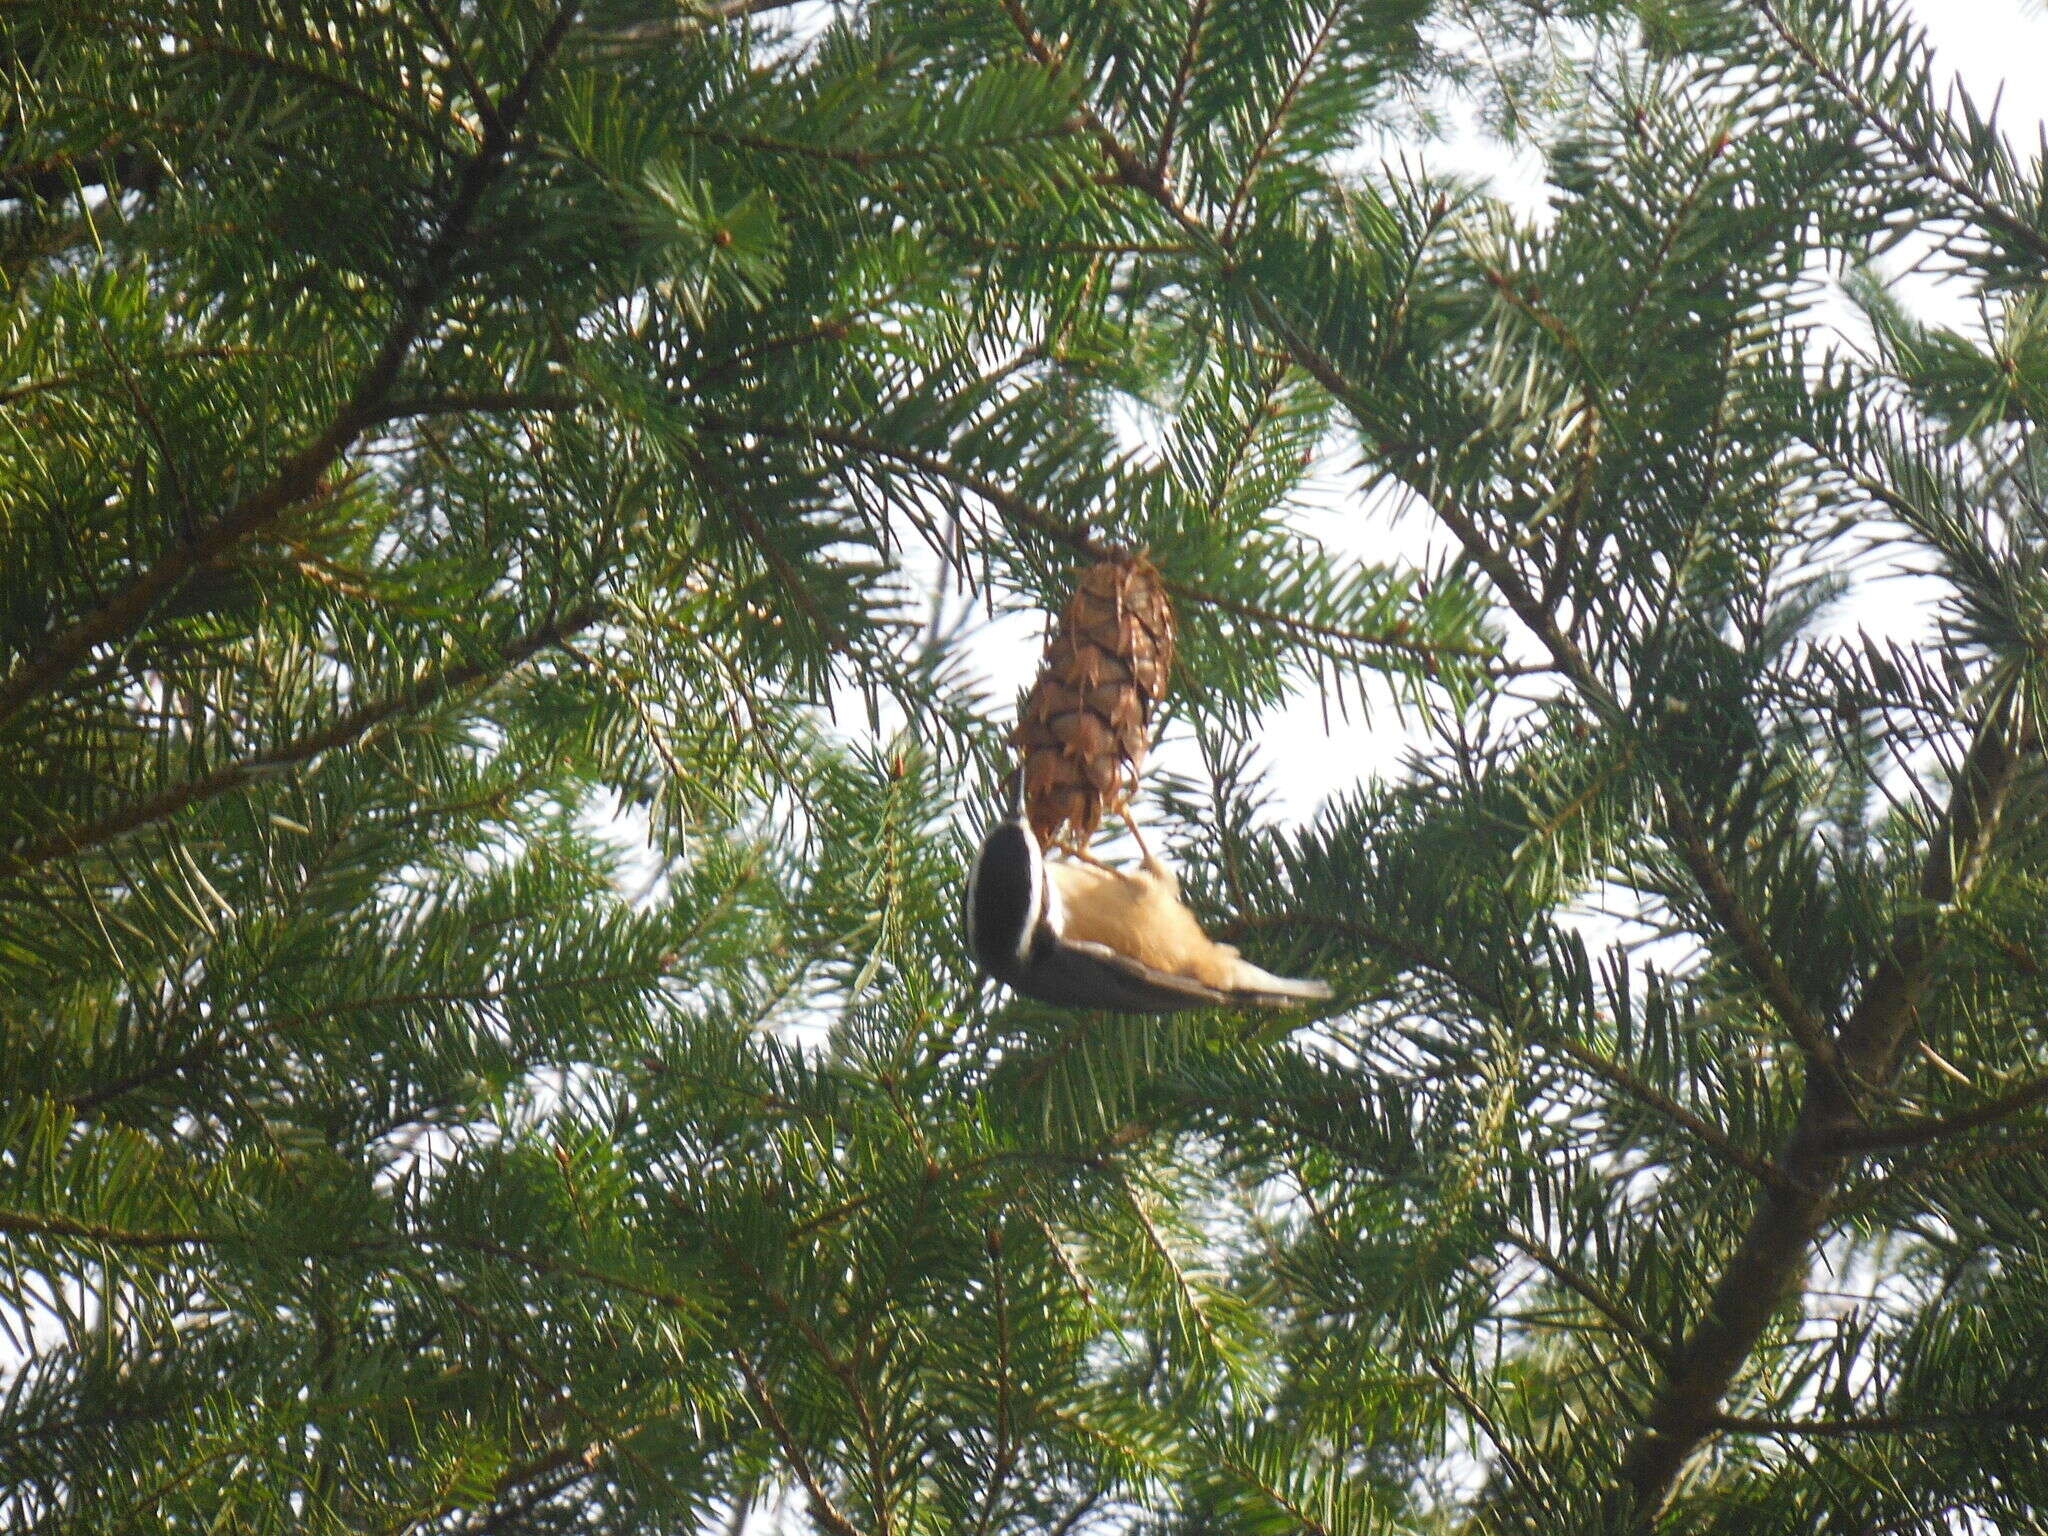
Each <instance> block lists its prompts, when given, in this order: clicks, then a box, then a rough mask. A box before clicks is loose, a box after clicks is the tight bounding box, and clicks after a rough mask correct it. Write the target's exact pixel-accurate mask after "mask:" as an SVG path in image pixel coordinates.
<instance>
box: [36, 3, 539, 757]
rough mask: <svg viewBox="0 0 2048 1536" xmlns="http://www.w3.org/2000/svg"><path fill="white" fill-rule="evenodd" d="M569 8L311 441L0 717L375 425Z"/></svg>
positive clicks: (117, 635)
mask: <svg viewBox="0 0 2048 1536" xmlns="http://www.w3.org/2000/svg"><path fill="white" fill-rule="evenodd" d="M576 11H577V5H576V4H575V3H564V4H562V5H561V6H559V7H558V8H557V10H556V12H555V17H554V20H553V21H552V23H551V24H550V25H549V27H548V29H547V31H546V32H545V33H543V34H542V36H541V39H540V42H539V44H538V46H537V47H536V48H535V50H534V53H533V55H532V57H531V58H530V59H529V60H528V62H527V65H526V68H525V70H524V71H523V72H522V73H521V75H520V77H519V79H518V81H517V82H516V83H515V84H514V85H513V86H512V88H511V89H510V90H509V91H508V92H507V93H506V97H505V100H504V101H503V103H501V104H500V106H499V108H498V111H497V124H498V131H497V132H496V133H487V134H486V135H485V136H484V139H483V141H482V143H481V144H479V145H478V147H477V151H476V154H475V155H473V156H472V157H471V158H470V159H469V161H468V162H467V163H466V164H465V165H464V167H463V170H462V174H461V176H460V177H459V178H458V179H457V182H456V187H455V195H454V197H453V198H452V199H451V201H450V203H449V206H448V211H447V213H446V214H445V215H444V216H443V218H442V220H441V226H440V229H439V230H438V231H437V232H436V234H435V236H434V239H433V241H432V242H431V243H430V244H429V245H428V247H427V249H426V252H425V254H424V256H423V257H422V259H421V262H420V269H419V272H418V274H417V276H416V277H415V278H414V280H413V282H412V284H411V285H410V286H409V287H408V289H407V290H406V292H405V294H404V295H403V296H402V298H401V299H400V301H399V305H398V310H397V313H396V314H395V315H394V316H393V318H392V322H391V324H390V326H389V328H388V329H387V330H386V331H385V334H384V340H383V342H382V343H381V345H380V346H379V347H378V349H377V352H376V355H375V356H374V357H373V358H372V359H371V360H370V363H369V365H368V366H367V367H366V368H364V370H363V371H362V373H361V374H360V375H358V377H357V379H356V383H355V386H354V388H353V389H352V390H351V391H350V393H349V398H348V401H347V403H346V404H344V405H343V406H342V408H341V410H340V411H339V412H338V413H337V414H336V415H335V416H334V418H333V419H332V420H331V421H329V423H328V424H327V426H326V427H325V429H323V430H322V431H321V432H320V433H319V434H318V435H317V436H316V437H315V438H314V439H313V441H312V442H311V443H309V444H307V445H306V446H305V447H304V448H302V449H300V450H299V451H298V452H297V453H294V454H292V455H290V456H289V457H288V458H286V459H285V460H284V462H283V463H282V464H280V465H279V466H278V468H277V470H276V473H275V474H274V475H273V477H272V478H271V479H270V480H269V482H267V483H266V484H265V485H263V486H262V487H260V488H259V489H257V490H255V491H253V492H251V493H250V494H249V495H247V496H245V497H244V498H242V500H241V501H239V502H237V503H236V504H235V505H234V506H232V507H230V508H229V509H228V510H227V512H225V513H224V514H223V515H222V516H221V517H220V519H219V520H218V521H217V522H215V523H214V524H213V525H212V526H211V527H209V528H205V529H199V530H195V531H194V532H193V533H192V534H191V535H190V536H189V537H186V538H182V539H180V540H178V541H177V542H175V543H173V544H171V545H169V546H167V547H166V548H164V549H162V550H160V551H159V552H158V554H157V556H156V558H155V560H154V561H153V562H152V563H151V564H150V565H149V566H148V568H147V569H145V570H144V571H142V572H141V573H140V574H139V575H137V576H135V577H133V578H131V579H130V580H129V581H128V583H127V584H126V585H125V586H123V587H121V588H120V590H118V591H117V592H115V593H113V594H112V595H110V596H109V597H107V598H106V599H105V600H104V601H102V602H101V603H100V604H99V606H98V607H96V608H94V609H93V610H92V611H91V612H89V613H87V614H86V615H85V616H84V617H83V618H80V619H78V620H76V621H74V622H73V623H72V624H70V625H68V626H67V627H65V628H64V629H62V630H60V631H58V632H57V633H56V634H54V635H52V636H50V637H49V638H48V639H46V640H45V641H44V642H43V644H42V646H41V647H40V648H38V649H37V650H36V651H35V652H33V653H32V654H31V655H29V656H27V657H25V658H24V659H23V660H22V661H21V663H20V664H19V665H17V666H16V667H15V668H14V669H13V670H12V671H11V672H9V673H8V674H7V676H6V677H5V678H4V679H0V723H4V722H5V721H7V720H9V719H11V718H12V717H13V716H15V715H16V714H18V713H20V711H21V710H22V709H23V708H25V707H26V706H27V705H28V704H30V703H31V702H33V701H34V700H35V699H36V698H38V697H39V696H40V695H42V694H43V693H44V692H46V691H47V690H48V689H50V688H52V687H54V686H56V684H57V683H58V682H60V681H61V680H62V679H63V678H64V676H65V675H66V674H67V673H69V672H70V671H71V669H72V668H73V667H75V666H76V665H77V664H78V663H79V662H80V661H82V660H84V658H85V657H86V655H87V654H88V653H90V652H91V651H93V650H94V649H95V648H97V647H99V646H101V645H105V644H107V643H109V642H111V641H114V640H118V639H121V638H123V637H125V636H127V635H129V634H132V633H133V632H134V631H135V630H136V629H137V628H139V627H140V626H141V625H142V623H143V622H144V620H145V619H147V618H148V616H149V614H150V613H151V612H152V611H153V610H154V609H155V608H156V606H157V605H158V604H159V603H161V602H162V601H163V600H164V599H165V598H167V597H169V596H170V595H171V594H172V593H173V592H175V591H176V590H177V589H178V588H179V587H180V586H181V585H183V583H184V581H185V579H186V578H187V577H188V576H190V575H191V574H192V573H193V572H195V571H198V570H201V569H203V568H204V567H206V566H208V565H211V564H213V563H214V562H215V561H217V560H219V559H220V558H221V557H222V556H224V555H226V554H227V553H228V552H229V551H230V550H231V549H233V548H234V547H235V546H236V545H238V544H240V543H242V542H243V541H244V540H246V539H249V538H251V537H253V536H255V535H256V534H258V533H261V532H262V531H263V530H264V529H265V528H268V527H269V526H270V525H271V524H272V523H274V522H276V521H277V519H278V518H279V517H281V516H283V515H284V514H285V513H286V512H288V511H289V510H291V509H292V508H293V507H295V506H298V505H299V504H301V503H303V502H305V501H307V500H309V499H311V498H313V497H315V496H317V495H319V494H321V492H322V489H323V487H324V486H325V484H326V480H327V476H328V473H329V471H331V470H332V469H333V468H334V467H335V465H336V464H337V463H338V462H339V461H340V460H341V459H342V457H343V456H344V455H345V454H347V453H348V451H349V450H350V449H351V448H353V447H354V446H355V444H356V442H357V440H358V439H360V438H361V437H362V436H363V434H364V433H365V432H367V431H369V430H370V428H371V427H372V426H374V425H375V424H376V421H377V419H378V413H379V412H380V411H381V410H383V409H384V408H385V406H386V404H387V402H388V400H389V397H390V394H391V391H392V389H393V387H394V386H395V385H396V384H397V382H398V377H399V373H400V371H401V369H402V368H403V367H404V364H405V361H406V358H407V357H408V356H410V354H411V352H412V349H413V347H414V345H415V344H416V343H417V342H418V341H419V339H420V337H421V336H422V335H423V334H424V333H425V331H426V328H427V322H428V319H429V317H430V315H431V312H432V309H433V306H434V304H435V303H436V302H437V301H438V300H439V298H440V297H441V294H442V293H443V291H444V290H445V289H446V287H447V285H448V282H449V281H450V279H451V278H452V277H453V275H454V273H455V269H456V264H457V262H458V260H459V258H460V256H461V253H462V250H463V248H464V246H465V244H466V243H467V241H468V239H469V236H470V233H471V227H472V225H473V224H474V222H475V220H476V216H477V212H478V210H479V208H480V207H481V206H482V204H483V199H484V194H485V193H486V192H487V191H488V190H489V189H490V187H491V186H492V184H493V183H494V182H496V180H497V179H498V176H499V175H500V173H501V172H502V171H503V169H504V166H505V163H506V160H507V158H508V157H509V155H510V154H511V151H512V134H513V133H514V131H515V130H516V129H517V128H518V126H519V123H520V121H521V120H522V119H523V118H524V116H525V114H526V109H527V107H528V106H529V104H530V102H531V99H532V96H533V92H534V90H535V88H536V87H537V86H538V84H539V81H540V77H541V73H542V71H543V70H545V68H546V67H547V65H548V64H549V62H550V61H552V59H553V58H554V56H555V53H556V51H557V50H558V49H559V48H560V47H561V45H562V41H563V39H564V38H565V37H566V36H567V35H568V31H569V27H570V24H571V22H572V21H573V20H574V18H575V15H576Z"/></svg>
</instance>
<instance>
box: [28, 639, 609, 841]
mask: <svg viewBox="0 0 2048 1536" xmlns="http://www.w3.org/2000/svg"><path fill="white" fill-rule="evenodd" d="M603 613H604V609H603V607H602V606H601V605H599V604H596V603H586V604H584V605H582V606H581V607H578V608H575V609H572V610H571V611H570V612H569V613H567V614H565V615H564V616H563V617H561V618H559V619H555V620H552V621H550V622H549V623H546V624H543V625H541V626H539V627H538V628H536V629H534V630H531V631H529V632H528V633H527V634H524V635H521V636H520V637H519V638H518V639H516V640H514V641H512V642H510V643H509V644H507V645H505V646H503V647H502V648H501V649H500V650H499V651H498V652H497V653H496V654H495V655H493V656H491V657H490V658H488V659H487V660H480V661H466V662H462V663H460V664H458V665H455V666H450V667H443V668H440V669H439V670H437V671H434V672H430V673H428V674H427V675H426V676H424V677H422V678H420V679H419V680H418V681H416V682H414V683H411V684H409V685H408V686H406V687H404V688H401V689H398V690H397V691H395V692H393V693H388V694H385V695H384V696H382V697H381V698H377V699H373V700H371V701H370V702H369V703H367V704H362V705H358V706H357V707H356V708H355V709H352V710H350V711H348V712H347V713H346V714H344V715H342V716H341V717H340V718H338V719H336V720H334V721H332V722H331V723H329V724H327V725H325V726H322V727H321V728H320V729H319V730H316V731H308V732H306V733H305V734H304V735H301V736H297V737H295V738H293V739H292V740H291V741H288V742H286V743H284V744H283V745H282V746H278V747H273V748H271V749H270V750H269V751H267V752H259V753H256V754H255V755H254V756H251V757H245V758H239V759H237V760H236V761H234V762H230V763H223V764H222V765H221V766H220V767H218V768H215V769H212V770H211V771H209V772H207V773H203V774H200V775H199V776H198V777H197V778H193V779H187V780H185V781H184V782H183V783H181V784H174V785H172V786H170V787H169V788H167V789H161V790H158V791H156V792H155V793H154V794H150V795H145V796H143V797H141V798H140V799H137V800H132V801H130V802H129V803H128V804H127V805H124V806H122V807H121V808H120V809H118V810H115V811H111V812H109V813H108V814H106V815H105V816H102V817H100V818H99V819H98V820H97V821H94V822H90V823H88V824H87V825H85V826H82V827H77V828H73V829H70V830H67V831H64V832H58V833H53V834H51V835H50V836H48V837H44V838H41V839H39V840H37V841H35V842H33V843H28V844H26V845H24V846H22V847H18V848H14V849H0V877H4V876H8V875H18V874H23V873H26V872H27V871H29V870H31V869H34V868H36V867H37V866H38V865H41V864H47V863H49V862H50V861H51V860H53V859H61V858H67V857H70V856H72V855H75V854H79V853H86V852H90V851H91V850H93V849H95V848H100V847H104V846H105V845H106V844H108V843H111V842H114V841H115V840H116V839H119V838H123V837H126V836H128V835H129V834H130V833H133V832H137V831H140V830H141V829H143V828H144V827H149V826H154V825H156V824H157V823H159V822H163V821H168V820H170V819H171V818H172V817H174V816H176V815H178V814H179V813H180V812H182V811H185V810H188V809H189V808H191V807H192V806H195V805H201V804H204V803H205V802H206V801H208V800H213V799H217V798H219V797H220V796H221V795H225V794H230V793H232V792H233V791H235V790H238V789H242V788H245V787H247V786H248V785H250V784H254V783H257V782H260V781H262V780H265V779H270V778H273V777H275V776H277V775H278V774H279V773H281V772H284V771H286V770H289V769H292V768H297V767H300V766H302V765H303V764H305V763H309V762H311V761H312V760H313V759H314V758H316V757H320V756H322V755H323V754H325V753H328V752H332V751H335V750H337V749H339V748H342V747H348V746H353V745H354V744H355V743H357V742H358V741H360V740H362V738H363V737H365V736H367V735H369V734H370V733H371V732H372V731H374V730H375V729H376V728H377V727H378V726H381V725H383V724H385V723H386V722H388V721H390V720H393V719H395V718H398V717H401V716H405V715H414V714H418V713H419V712H420V711H422V710H425V709H430V708H432V707H433V706H434V705H435V704H437V703H439V702H440V701H441V700H442V699H444V698H446V697H447V696H448V695H450V694H452V693H459V692H461V691H462V690H463V689H466V688H469V687H472V686H474V685H476V684H478V683H483V682H488V681H495V680H496V679H498V678H501V677H503V676H504V675H505V674H506V673H508V672H510V671H512V670H514V669H515V668H517V667H519V666H521V665H522V664H524V663H525V662H527V661H530V660H532V659H533V658H534V657H535V656H537V655H539V654H540V653H541V652H543V651H546V650H549V649H551V648H552V647H555V646H558V645H560V644H562V643H563V642H564V641H565V640H567V639H569V638H570V637H572V636H574V635H576V634H579V633H581V632H582V631H583V630H585V629H588V628H589V627H590V626H591V625H592V624H594V623H596V622H597V620H598V619H599V618H600V617H601V616H602V615H603Z"/></svg>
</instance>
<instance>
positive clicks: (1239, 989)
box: [1230, 959, 1330, 1008]
mask: <svg viewBox="0 0 2048 1536" xmlns="http://www.w3.org/2000/svg"><path fill="white" fill-rule="evenodd" d="M1230 995H1231V1001H1232V1002H1237V1003H1258V1004H1261V1005H1263V1006H1265V1007H1268V1008H1298V1007H1300V1006H1301V1005H1302V1004H1303V1003H1320V1002H1323V1001H1325V1000H1327V999H1328V998H1329V996H1330V984H1329V983H1328V982H1327V981H1317V980H1315V979H1314V978H1313V977H1306V978H1301V977H1294V976H1275V975H1274V974H1273V973H1272V972H1271V971H1267V970H1261V969H1260V968H1259V967H1258V966H1256V965H1253V964H1252V963H1251V961H1249V960H1245V959H1239V960H1238V962H1237V965H1236V967H1235V968H1234V969H1233V970H1232V971H1231V973H1230Z"/></svg>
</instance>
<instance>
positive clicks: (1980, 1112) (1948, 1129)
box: [1833, 1077, 2048, 1152]
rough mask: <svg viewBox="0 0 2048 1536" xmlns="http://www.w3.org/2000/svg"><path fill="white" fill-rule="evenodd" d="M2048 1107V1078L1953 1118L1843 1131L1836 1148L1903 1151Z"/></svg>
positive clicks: (1904, 1121) (1853, 1150)
mask: <svg viewBox="0 0 2048 1536" xmlns="http://www.w3.org/2000/svg"><path fill="white" fill-rule="evenodd" d="M2042 1103H2048V1077H2044V1078H2036V1079H2035V1080H2034V1081H2032V1082H2030V1083H2024V1084H2022V1085H2021V1086H2020V1087H2018V1088H2015V1089H2013V1090H2012V1091H2011V1092H2010V1093H2002V1094H2000V1095H1999V1096H1998V1097H1997V1098H1995V1099H1987V1100H1985V1101H1984V1102H1983V1103H1981V1104H1978V1105H1976V1106H1975V1107H1974V1108H1971V1109H1966V1110H1959V1111H1957V1112H1956V1113H1955V1114H1952V1115H1943V1116H1940V1117H1938V1118H1928V1119H1924V1120H1903V1121H1899V1122H1896V1123H1894V1124H1891V1125H1871V1126H1856V1127H1852V1128H1850V1129H1846V1130H1843V1131H1842V1132H1840V1133H1839V1134H1838V1135H1837V1136H1836V1137H1835V1138H1834V1142H1833V1145H1834V1147H1835V1150H1837V1151H1840V1152H1884V1151H1891V1150H1894V1149H1896V1148H1900V1147H1919V1146H1925V1145H1926V1144H1927V1143H1928V1142H1931V1141H1943V1140H1946V1139H1947V1138H1949V1137H1951V1136H1961V1135H1964V1134H1966V1133H1968V1132H1970V1131H1980V1130H1983V1129H1984V1128H1985V1127H1986V1126H1992V1125H1997V1124H1998V1123H2000V1122H2001V1121H2004V1120H2009V1119H2011V1118H2012V1117H2013V1116H2014V1115H2017V1114H2019V1113H2021V1112H2022V1111H2024V1110H2028V1109H2032V1108H2033V1107H2034V1106H2035V1105H2036V1104H2042Z"/></svg>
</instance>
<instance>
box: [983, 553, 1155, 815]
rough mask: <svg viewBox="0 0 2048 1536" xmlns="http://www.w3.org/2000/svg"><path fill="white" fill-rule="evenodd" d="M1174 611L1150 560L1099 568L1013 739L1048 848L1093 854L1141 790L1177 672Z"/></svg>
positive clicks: (1062, 630)
mask: <svg viewBox="0 0 2048 1536" xmlns="http://www.w3.org/2000/svg"><path fill="white" fill-rule="evenodd" d="M1173 642H1174V624H1173V604H1172V602H1171V601H1170V600H1169V599H1168V597H1167V595H1166V586H1165V583H1164V582H1162V581H1161V580H1160V578H1159V572H1158V571H1157V570H1155V569H1154V568H1153V565H1152V562H1151V561H1149V560H1147V559H1146V558H1145V557H1144V556H1143V555H1126V556H1121V557H1118V558H1116V559H1111V560H1105V561H1103V562H1102V563H1101V564H1099V565H1094V566H1090V567H1089V568H1088V570H1087V571H1085V572H1084V573H1083V574H1082V577H1081V583H1080V585H1079V587H1078V588H1076V589H1075V592H1074V597H1073V601H1072V602H1070V603H1068V604H1067V611H1066V613H1065V614H1063V615H1062V616H1061V618H1060V624H1059V628H1058V629H1057V630H1056V631H1055V632H1054V634H1053V637H1052V639H1051V640H1050V642H1048V643H1047V645H1046V648H1045V661H1044V662H1043V664H1042V665H1041V666H1040V667H1039V672H1038V681H1037V682H1036V683H1034V684H1033V685H1032V688H1031V693H1030V695H1029V696H1028V697H1027V698H1026V699H1025V701H1024V708H1023V710H1022V711H1021V713H1020V714H1019V716H1018V719H1017V729H1016V730H1015V732H1013V733H1012V735H1011V737H1010V740H1011V741H1012V743H1013V744H1014V745H1015V746H1016V747H1017V749H1018V750H1019V751H1020V752H1022V753H1023V754H1024V797H1025V801H1026V804H1027V806H1028V807H1029V810H1030V815H1031V829H1032V831H1034V832H1035V833H1037V834H1038V840H1039V842H1040V843H1041V844H1046V845H1050V844H1051V843H1053V842H1059V843H1061V844H1063V845H1065V846H1066V847H1068V848H1073V849H1082V848H1086V847H1087V846H1088V844H1089V842H1090V841H1091V840H1092V839H1093V838H1094V836H1095V833H1096V830H1097V829H1098V828H1100V827H1101V825H1102V818H1103V817H1104V816H1106V815H1109V814H1111V813H1113V812H1117V811H1121V810H1122V809H1123V808H1124V806H1125V804H1126V803H1127V802H1128V801H1129V800H1130V797H1131V794H1132V792H1133V791H1134V790H1135V789H1136V788H1137V787H1138V770H1139V769H1140V768H1141V767H1143V766H1144V762H1145V753H1146V750H1147V749H1148V748H1149V747H1150V746H1151V744H1152V719H1153V715H1154V714H1155V712H1156V711H1157V710H1158V708H1159V705H1160V704H1161V703H1162V702H1163V701H1164V700H1165V698H1166V680H1167V676H1168V674H1169V673H1170V672H1171V671H1172V670H1173Z"/></svg>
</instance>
